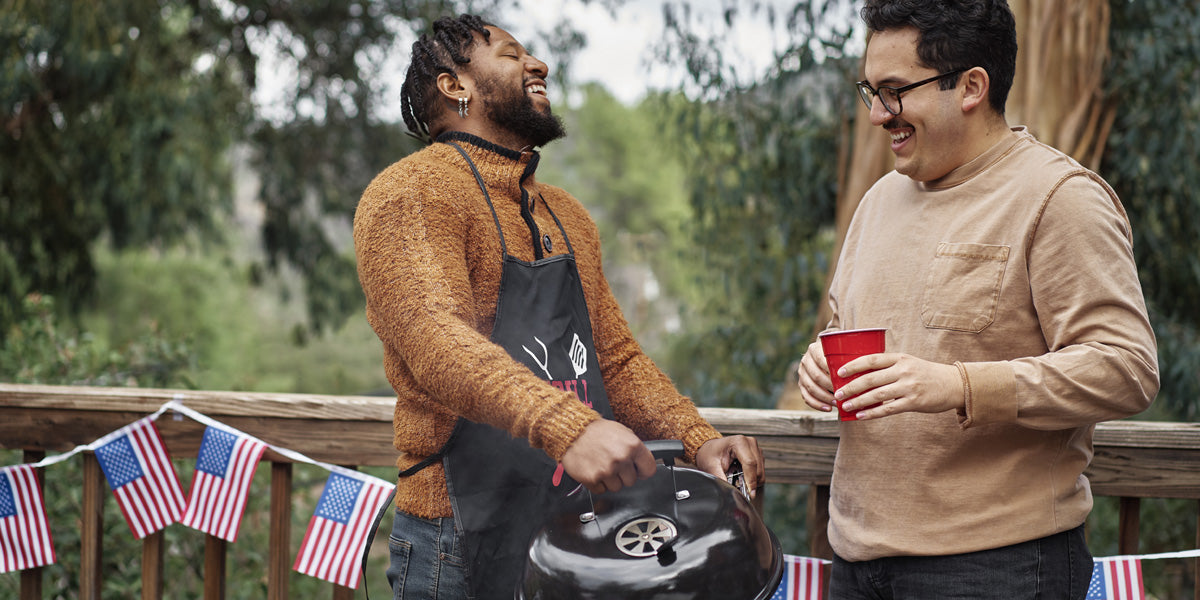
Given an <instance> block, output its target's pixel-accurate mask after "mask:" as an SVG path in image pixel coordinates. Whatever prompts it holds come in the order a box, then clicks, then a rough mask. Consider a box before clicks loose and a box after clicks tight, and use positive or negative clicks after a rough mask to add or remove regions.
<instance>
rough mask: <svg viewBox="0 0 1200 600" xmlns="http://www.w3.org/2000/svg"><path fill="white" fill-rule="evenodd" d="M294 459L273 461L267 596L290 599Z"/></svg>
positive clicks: (281, 599)
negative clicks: (292, 460) (290, 460)
mask: <svg viewBox="0 0 1200 600" xmlns="http://www.w3.org/2000/svg"><path fill="white" fill-rule="evenodd" d="M291 533H292V463H287V462H272V463H271V550H270V565H269V566H268V574H267V600H287V599H288V576H289V575H290V574H291V571H292V569H291V561H290V560H288V559H289V558H291V547H292V542H291V539H292V538H291Z"/></svg>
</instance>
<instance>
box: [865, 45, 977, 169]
mask: <svg viewBox="0 0 1200 600" xmlns="http://www.w3.org/2000/svg"><path fill="white" fill-rule="evenodd" d="M919 36H920V34H919V33H918V31H917V30H916V29H915V28H911V27H908V28H903V29H889V30H887V31H879V32H875V33H874V34H873V35H872V36H871V41H870V43H869V44H868V45H867V53H866V62H865V67H864V72H865V74H866V77H867V82H868V83H870V84H871V86H873V87H876V88H878V87H879V86H881V85H886V86H892V87H901V86H904V85H907V84H910V83H914V82H918V81H921V80H923V79H927V78H929V77H933V76H935V75H937V74H938V72H937V71H936V70H935V69H932V68H929V67H926V66H924V65H922V64H921V61H920V59H919V58H917V42H918V41H919ZM958 89H959V88H958V87H956V88H955V89H951V90H942V89H941V87H940V83H939V82H934V83H930V84H928V85H923V86H920V87H917V88H915V89H912V90H909V91H907V92H905V93H904V95H903V96H902V97H901V102H902V109H903V110H901V111H900V114H899V115H893V114H892V113H890V112H888V111H887V109H885V108H884V107H883V103H882V102H881V101H880V100H879V99H878V98H876V99H875V100H874V101H873V103H872V105H871V124H872V125H879V126H881V127H883V128H884V129H886V130H887V131H888V134H889V135H890V136H891V140H892V141H891V147H892V152H893V153H894V154H895V155H896V170H897V171H899V172H900V173H903V174H904V175H907V176H909V177H911V178H913V179H915V180H917V181H931V180H934V179H937V178H939V177H942V176H943V175H945V174H946V173H949V172H950V171H951V170H953V169H954V168H956V167H958V166H960V165H961V164H963V163H964V162H966V161H967V160H969V158H968V157H966V156H964V152H963V149H964V142H965V141H966V140H965V139H964V138H965V132H964V117H963V111H962V99H961V98H960V94H958Z"/></svg>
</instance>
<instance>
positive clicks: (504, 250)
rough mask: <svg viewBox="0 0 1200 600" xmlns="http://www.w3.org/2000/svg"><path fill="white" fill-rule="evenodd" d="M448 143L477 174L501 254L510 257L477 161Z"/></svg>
mask: <svg viewBox="0 0 1200 600" xmlns="http://www.w3.org/2000/svg"><path fill="white" fill-rule="evenodd" d="M446 143H447V144H450V145H451V146H454V149H455V150H458V153H459V154H461V155H462V157H463V158H464V159H465V160H466V161H467V166H468V167H471V172H472V173H474V174H475V182H476V183H478V184H479V191H481V192H483V199H484V200H487V204H488V208H489V209H491V211H492V220H493V221H495V222H496V233H498V234H500V252H502V253H503V255H504V256H508V246H507V245H505V243H504V230H503V229H501V228H500V217H498V216H496V207H495V206H492V197H491V195H489V194H488V191H487V186H486V185H484V183H483V175H480V174H479V169H478V168H477V167H476V166H475V161H473V160H471V157H470V156H468V155H467V151H466V150H463V148H462V146H459V145H458V144H457V143H455V142H446ZM567 246H568V247H569V246H570V244H567Z"/></svg>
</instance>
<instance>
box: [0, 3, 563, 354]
mask: <svg viewBox="0 0 1200 600" xmlns="http://www.w3.org/2000/svg"><path fill="white" fill-rule="evenodd" d="M458 4H460V3H456V2H450V1H446V0H424V1H420V2H409V1H404V0H341V1H336V0H299V1H290V2H283V1H280V0H244V1H238V0H233V1H230V2H210V1H208V0H159V1H158V2H155V3H151V4H149V5H147V4H146V3H145V2H138V1H133V0H119V1H113V2H104V3H102V4H101V3H78V2H33V1H25V0H0V48H2V52H3V54H0V111H2V112H0V118H3V124H4V131H3V135H0V156H2V157H3V160H0V214H3V215H4V218H3V220H2V221H0V337H2V336H3V335H6V333H7V330H8V326H9V325H11V323H12V322H13V319H14V318H15V310H16V307H18V306H19V304H20V299H21V298H22V297H24V296H25V295H26V294H27V293H28V292H31V291H40V292H45V293H50V294H54V295H55V296H56V297H57V298H58V299H59V301H60V305H62V306H64V307H66V308H67V309H69V310H70V311H72V312H74V311H77V310H78V309H80V308H81V307H82V306H83V304H84V303H85V301H86V300H87V299H88V297H89V294H90V292H91V290H92V289H93V286H94V282H95V268H94V265H93V259H92V255H91V252H92V248H93V244H94V243H95V242H96V241H98V240H107V241H109V242H111V243H112V244H113V246H114V247H115V248H117V249H122V248H125V247H130V246H135V247H136V246H151V245H153V246H164V245H169V244H172V243H177V242H179V241H181V240H185V239H186V240H199V241H205V240H211V239H212V238H213V234H214V233H215V230H216V227H215V225H216V223H217V220H216V219H215V217H216V216H217V215H219V214H220V211H226V212H228V210H229V208H230V206H231V202H232V201H231V182H230V166H229V164H230V155H231V153H230V150H231V148H232V146H233V144H235V143H248V144H250V148H251V157H252V158H251V160H252V162H253V165H254V168H255V169H256V170H257V171H258V172H259V174H260V176H261V191H260V197H261V201H262V202H263V204H264V206H265V212H266V219H265V221H264V226H263V233H264V236H263V237H264V246H265V250H266V257H267V261H268V264H269V265H270V266H271V267H275V268H278V267H279V266H281V265H283V264H289V265H294V266H296V267H297V268H298V269H299V271H300V272H301V273H302V274H303V275H304V276H305V281H306V291H307V300H308V302H309V307H310V317H311V319H312V322H313V324H314V325H316V326H318V327H320V326H323V325H331V324H332V325H336V324H337V323H340V320H339V319H341V318H343V317H344V316H345V315H346V314H348V313H349V311H351V310H353V309H355V308H357V307H358V306H360V302H359V293H360V292H359V290H358V286H357V282H356V280H355V277H354V265H353V259H352V257H351V256H350V253H349V251H348V247H347V244H348V241H347V234H346V229H347V228H348V222H349V219H350V218H351V216H352V214H353V210H354V206H355V204H356V202H357V199H358V197H359V195H360V194H361V191H362V189H363V188H364V187H365V186H366V184H367V182H368V181H369V179H370V178H371V177H372V176H374V174H375V173H376V172H377V171H378V170H379V169H381V168H382V167H383V166H384V165H386V164H387V163H389V162H391V161H393V160H395V159H397V158H399V157H400V156H403V155H404V154H406V153H408V152H409V151H411V150H412V149H413V148H415V147H416V143H415V142H414V141H412V140H410V139H409V138H408V137H406V136H404V135H402V134H401V131H400V129H399V128H397V127H396V126H395V125H392V124H389V123H387V122H386V121H385V120H384V119H383V118H381V111H382V107H383V105H384V104H385V103H386V100H387V94H390V93H392V90H394V89H395V88H396V87H397V86H398V83H399V82H391V81H390V80H389V77H387V76H385V72H384V64H385V61H386V60H387V59H388V57H389V54H390V53H391V52H392V51H393V50H394V49H395V47H396V46H397V45H398V44H399V42H400V41H402V39H408V38H409V37H413V35H412V32H413V31H414V30H423V29H424V27H425V26H426V24H427V23H428V22H429V21H430V19H431V18H433V17H436V16H440V15H442V14H450V13H454V12H457V11H456V10H455V9H456V7H457V6H458ZM498 4H499V0H494V1H485V2H473V3H471V8H472V10H475V11H478V12H481V13H484V14H486V13H487V12H489V11H492V10H494V7H495V6H497V5H498ZM406 36H407V37H406ZM560 42H561V43H562V44H565V45H567V46H570V45H571V44H572V43H576V44H577V40H572V39H571V38H569V36H568V37H566V38H564V39H562V40H560ZM269 59H273V60H274V62H273V63H271V64H270V70H267V69H260V68H259V66H260V61H262V60H269ZM262 73H268V74H270V75H272V77H271V78H270V79H269V80H263V81H260V79H259V76H260V74H262ZM264 94H269V96H270V97H273V98H274V103H273V104H272V106H273V107H274V109H273V110H271V111H269V113H268V112H267V111H262V110H259V109H258V107H257V106H256V104H255V100H256V98H260V97H261V96H262V95H264Z"/></svg>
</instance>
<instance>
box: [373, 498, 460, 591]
mask: <svg viewBox="0 0 1200 600" xmlns="http://www.w3.org/2000/svg"><path fill="white" fill-rule="evenodd" d="M388 550H389V551H391V555H392V559H391V564H390V565H389V566H388V570H387V578H388V583H390V584H391V586H392V596H393V598H394V599H395V600H462V599H464V598H470V596H468V594H467V567H466V561H465V560H464V559H463V558H462V557H463V554H464V551H463V544H462V537H461V536H460V535H458V533H457V532H456V531H455V530H454V519H453V518H443V519H422V518H420V517H416V516H413V515H410V514H408V513H406V512H402V511H399V510H397V511H396V516H395V520H394V521H392V534H391V535H390V536H388Z"/></svg>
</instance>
